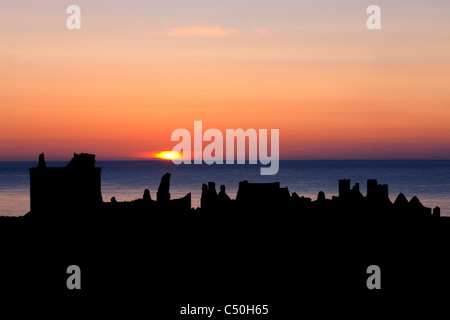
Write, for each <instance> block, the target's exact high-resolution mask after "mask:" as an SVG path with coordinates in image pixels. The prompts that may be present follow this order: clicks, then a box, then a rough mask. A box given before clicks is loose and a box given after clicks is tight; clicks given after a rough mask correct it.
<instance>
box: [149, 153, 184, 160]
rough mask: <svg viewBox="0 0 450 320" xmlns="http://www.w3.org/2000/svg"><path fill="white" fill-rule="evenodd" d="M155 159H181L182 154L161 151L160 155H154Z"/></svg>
mask: <svg viewBox="0 0 450 320" xmlns="http://www.w3.org/2000/svg"><path fill="white" fill-rule="evenodd" d="M155 157H156V158H159V159H164V160H174V159H178V158H181V157H182V154H181V153H180V152H175V151H161V152H160V153H157V154H155Z"/></svg>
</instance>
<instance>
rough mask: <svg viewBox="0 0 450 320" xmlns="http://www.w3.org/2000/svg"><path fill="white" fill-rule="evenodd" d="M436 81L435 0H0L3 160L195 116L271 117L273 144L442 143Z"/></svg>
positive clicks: (332, 150)
mask: <svg viewBox="0 0 450 320" xmlns="http://www.w3.org/2000/svg"><path fill="white" fill-rule="evenodd" d="M71 4H76V5H78V6H80V8H81V30H69V29H68V28H67V27H66V19H67V18H68V16H69V14H67V13H66V9H67V7H68V6H69V5H71ZM372 4H376V5H378V6H379V7H380V8H381V30H369V29H368V28H367V27H366V20H367V18H368V17H369V14H367V13H366V9H367V7H368V6H369V5H372ZM449 86H450V1H447V0H423V1H422V0H420V1H419V0H409V1H403V0H399V1H395V3H394V1H363V0H343V1H331V0H329V1H323V0H316V1H298V0H297V1H293V0H289V1H288V0H278V1H268V0H258V1H253V0H251V1H246V0H239V1H237V0H230V1H224V0H220V1H215V0H204V1H200V0H196V1H181V0H177V1H175V0H165V1H136V0H135V1H117V0H108V1H105V0H98V1H82V0H71V1H62V0H58V1H10V0H2V1H1V2H0V160H30V159H32V160H34V159H37V155H38V154H39V153H41V152H44V153H45V154H46V158H47V159H49V160H67V159H70V158H71V156H72V154H73V153H74V152H89V153H94V154H96V155H97V159H100V160H108V159H131V158H136V157H140V156H142V155H144V154H147V155H148V154H153V153H156V152H160V151H163V150H171V149H172V148H173V146H174V145H175V144H176V142H172V141H171V140H170V138H171V133H172V131H174V130H175V129H178V128H186V129H188V130H190V131H191V133H192V134H193V124H194V121H195V120H201V121H202V122H203V128H204V130H206V129H208V128H217V129H219V130H222V132H223V133H224V134H225V130H226V129H238V128H242V129H244V130H245V129H249V128H254V129H279V130H280V156H281V158H282V159H450V88H449Z"/></svg>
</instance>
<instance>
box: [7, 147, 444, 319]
mask: <svg viewBox="0 0 450 320" xmlns="http://www.w3.org/2000/svg"><path fill="white" fill-rule="evenodd" d="M100 175H101V168H97V167H95V156H94V155H88V154H80V155H77V154H75V155H74V158H73V159H72V160H71V162H70V163H69V164H68V165H67V166H66V167H64V168H49V167H47V166H46V164H45V159H44V156H43V155H41V156H40V157H39V164H38V166H37V167H36V168H31V169H30V198H31V211H30V212H29V213H28V214H26V215H25V216H23V217H15V218H6V217H2V218H0V235H1V237H2V239H1V240H2V242H1V245H2V258H3V260H2V261H5V262H4V263H2V273H1V279H2V289H1V290H3V291H7V292H8V293H10V294H12V293H13V292H20V293H23V292H38V293H40V295H39V296H40V297H43V296H45V295H48V294H49V295H57V297H58V299H59V300H61V301H62V302H63V303H68V304H72V303H74V301H76V303H86V301H91V299H98V298H102V299H105V298H107V301H108V303H109V304H111V302H112V301H116V300H117V301H119V305H125V301H130V300H131V301H132V302H133V303H134V304H133V306H134V308H132V310H130V312H131V311H133V310H138V309H139V308H140V306H145V308H147V310H148V312H147V314H159V315H162V316H163V318H165V319H174V318H177V317H180V318H182V319H183V316H181V315H180V314H179V313H180V308H181V306H183V305H187V304H188V303H189V304H191V305H198V306H202V305H205V306H216V308H217V307H220V306H222V308H223V307H224V306H225V305H226V304H241V303H242V304H248V305H251V304H255V305H258V304H269V308H270V316H271V317H268V316H266V317H265V318H266V319H281V317H282V316H292V315H295V314H297V315H298V314H299V312H300V314H301V312H302V311H301V310H306V309H312V310H314V312H315V313H316V314H317V315H320V314H322V313H328V312H331V311H333V310H334V311H337V310H338V309H336V308H343V309H346V310H347V309H348V308H350V309H351V308H352V307H351V305H349V303H350V302H351V303H354V304H358V306H360V307H361V306H363V307H367V308H370V309H368V310H373V308H374V306H375V307H377V308H385V307H389V308H390V307H399V308H401V306H402V305H403V304H402V301H405V302H407V303H408V304H411V303H413V302H414V301H420V302H421V303H422V304H423V303H424V302H425V301H426V299H427V298H431V297H433V298H434V297H436V296H438V297H441V298H446V297H447V296H448V291H449V288H450V287H449V285H450V281H449V276H448V272H449V270H450V269H449V267H450V263H449V262H448V258H447V255H448V249H447V248H448V244H449V233H450V232H449V231H450V223H449V221H448V218H446V217H440V210H439V208H438V207H436V208H434V209H433V210H432V209H430V208H426V207H424V206H423V205H422V204H421V203H420V201H419V199H418V198H416V197H414V198H412V199H411V200H410V201H408V200H407V199H406V197H405V196H404V195H403V194H400V195H398V197H397V198H396V200H395V201H394V202H393V203H392V202H391V200H390V199H389V196H388V186H387V185H379V184H378V183H377V181H376V180H368V181H367V195H366V196H363V194H362V193H361V192H360V188H359V184H356V185H355V186H354V187H352V188H351V185H350V180H340V181H339V195H338V196H336V197H332V199H327V198H326V196H325V194H324V193H323V192H319V194H318V197H317V199H315V200H312V199H310V198H305V197H300V196H298V195H297V194H296V193H292V194H291V193H290V192H289V190H288V188H281V187H280V184H279V183H267V184H256V183H249V182H247V181H243V182H241V183H240V184H239V190H238V193H237V196H236V199H230V197H229V196H228V195H227V194H226V190H225V186H221V187H220V189H219V192H217V190H216V186H215V184H214V183H213V182H209V183H208V184H204V185H203V188H202V196H201V207H200V208H197V209H192V208H191V198H190V194H188V195H186V196H185V197H183V198H181V199H171V196H170V174H168V173H167V174H165V175H164V176H163V177H162V179H161V184H160V186H159V188H158V191H157V198H156V200H153V199H152V198H151V195H150V192H149V190H145V191H144V193H143V197H142V199H137V200H134V201H130V202H117V201H116V200H115V199H114V198H112V199H111V201H109V202H104V201H103V199H102V195H101V189H100V179H101V176H100ZM70 265H78V266H79V267H80V268H81V271H82V289H81V290H68V289H67V287H66V279H67V277H68V276H69V275H68V274H66V269H67V267H68V266H70ZM371 265H377V266H379V267H380V268H381V279H382V280H381V290H369V289H368V288H367V284H366V281H367V278H368V277H369V276H370V275H369V274H367V268H368V267H369V266H371ZM35 297H36V296H35ZM96 301H97V302H98V300H96ZM325 301H326V304H327V305H329V306H333V308H334V309H333V308H331V309H329V308H317V306H323V305H324V303H325ZM120 303H121V304H120ZM343 309H339V310H343ZM222 316H223V315H222ZM222 316H221V315H217V314H216V315H214V318H221V317H222ZM184 317H186V316H184ZM225 318H226V317H225ZM263 319H264V317H263Z"/></svg>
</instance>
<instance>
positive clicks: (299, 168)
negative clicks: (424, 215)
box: [0, 160, 450, 216]
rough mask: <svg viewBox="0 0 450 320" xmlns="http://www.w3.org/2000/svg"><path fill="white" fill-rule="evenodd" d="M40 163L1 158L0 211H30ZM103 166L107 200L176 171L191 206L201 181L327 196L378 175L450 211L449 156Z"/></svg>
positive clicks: (178, 191) (177, 188)
mask: <svg viewBox="0 0 450 320" xmlns="http://www.w3.org/2000/svg"><path fill="white" fill-rule="evenodd" d="M65 164H66V163H65V162H52V161H47V166H65ZM36 165H37V162H0V215H7V216H19V215H23V214H25V213H27V212H28V211H29V201H30V198H29V174H28V168H30V167H32V166H36ZM97 166H99V167H102V168H103V169H102V193H103V200H104V201H109V200H110V199H111V197H113V196H114V197H116V199H117V200H118V201H124V200H134V199H136V198H141V197H142V195H143V192H144V189H146V188H147V189H149V190H150V193H151V196H152V198H153V199H156V191H157V189H158V186H159V182H160V179H161V177H162V175H163V174H164V173H166V172H169V173H171V174H172V178H171V186H170V190H171V195H172V198H178V197H182V196H184V195H185V194H186V193H188V192H191V193H192V206H193V207H197V206H199V205H200V194H201V188H202V184H203V183H207V182H208V181H214V182H216V185H217V189H219V186H220V185H221V184H224V185H226V188H227V193H228V194H229V195H230V197H232V198H234V197H235V195H236V192H237V189H238V184H239V182H240V181H242V180H248V181H249V182H274V181H279V182H280V183H281V185H282V186H288V187H289V190H290V191H291V192H294V191H295V192H297V193H298V194H299V195H300V196H301V195H305V196H308V197H312V198H313V199H315V198H316V197H317V193H318V192H319V191H324V192H325V194H326V196H327V198H331V196H332V195H337V193H338V180H339V179H344V178H346V179H351V180H352V184H353V183H355V182H360V185H361V191H362V193H363V194H365V193H366V180H367V179H372V178H374V179H377V180H378V182H379V183H382V184H389V196H390V198H391V200H393V201H394V200H395V198H396V197H397V195H398V194H399V193H400V192H403V193H404V194H405V195H406V196H407V198H408V199H410V198H411V197H413V196H418V197H419V199H420V200H421V201H422V203H423V204H424V205H426V206H429V207H435V206H440V207H441V212H442V214H443V215H448V216H450V160H436V161H434V160H431V161H428V160H424V161H422V160H421V161H415V160H408V161H401V160H396V161H379V160H374V161H371V160H368V161H364V160H362V161H334V160H333V161H281V163H280V170H279V172H278V174H277V175H276V176H260V175H259V168H260V167H259V165H212V166H208V165H180V166H176V165H174V164H173V163H172V162H171V161H97Z"/></svg>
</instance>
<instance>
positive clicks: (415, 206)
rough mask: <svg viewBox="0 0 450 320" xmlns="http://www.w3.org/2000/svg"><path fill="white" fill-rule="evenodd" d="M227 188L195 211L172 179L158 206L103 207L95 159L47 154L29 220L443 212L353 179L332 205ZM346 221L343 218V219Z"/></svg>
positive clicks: (147, 202) (244, 186) (164, 182)
mask: <svg viewBox="0 0 450 320" xmlns="http://www.w3.org/2000/svg"><path fill="white" fill-rule="evenodd" d="M225 190H226V189H225V186H224V185H221V186H220V190H219V192H217V190H216V185H215V183H214V182H209V183H208V184H203V186H202V193H201V205H200V208H197V209H192V208H191V194H190V193H188V194H187V195H186V196H184V197H183V198H180V199H171V196H170V174H169V173H166V174H165V175H164V176H163V177H162V178H161V183H160V185H159V188H158V191H157V196H156V200H153V199H152V198H151V195H150V192H149V190H148V189H145V190H144V193H143V197H142V198H141V199H136V200H133V201H124V202H118V201H116V199H115V197H112V199H111V200H110V201H109V202H104V201H103V199H102V194H101V168H98V167H95V155H93V154H87V153H81V154H76V153H75V154H74V157H73V159H72V160H71V161H70V162H69V163H68V164H67V166H66V167H61V168H51V167H47V165H46V162H45V159H44V154H41V155H39V164H38V166H37V167H36V168H30V209H31V210H30V213H29V214H28V215H29V216H36V217H38V216H39V217H52V216H54V214H55V213H58V212H59V213H60V212H78V213H79V214H80V215H82V214H83V212H85V213H87V212H92V211H97V212H103V213H108V212H113V213H115V214H127V213H128V214H133V213H142V214H145V213H149V214H150V213H152V212H161V213H163V212H166V213H168V212H171V213H178V214H187V213H191V212H194V213H197V214H198V213H217V214H220V213H225V212H226V213H228V214H230V215H232V214H233V213H238V212H245V214H247V215H248V214H256V215H263V214H264V213H267V212H275V211H280V212H281V214H283V215H286V214H289V213H291V214H292V213H294V212H295V213H299V214H302V215H309V214H317V215H329V214H331V213H333V212H334V213H337V212H339V213H341V214H342V213H345V215H347V216H349V217H351V216H354V215H357V214H358V212H360V214H362V212H364V213H365V214H366V215H374V214H376V215H377V217H378V218H383V217H384V218H390V219H393V218H404V219H431V218H433V219H437V218H439V217H440V208H439V207H435V208H434V209H433V210H432V209H431V208H427V207H425V206H423V205H422V204H421V202H420V201H419V199H418V198H417V197H413V198H412V199H411V200H410V201H408V200H407V199H406V197H405V196H404V195H403V194H402V193H401V194H399V195H398V197H397V198H396V200H395V201H394V202H393V203H392V202H391V200H390V199H389V191H388V185H386V184H384V185H380V184H378V182H377V180H374V179H370V180H367V195H366V196H363V194H362V193H361V191H360V186H359V183H356V184H355V185H354V186H353V187H351V181H350V180H348V179H343V180H339V195H338V196H333V197H332V198H331V199H327V198H326V197H325V194H324V193H323V192H322V191H321V192H319V193H318V196H317V199H316V200H312V199H311V198H306V197H303V196H302V197H300V196H299V195H298V194H297V193H295V192H293V193H292V194H291V193H290V192H289V189H288V188H287V187H285V188H282V187H280V183H279V182H274V183H250V182H248V181H242V182H240V183H239V189H238V192H237V195H236V199H231V198H230V197H229V196H228V195H227V193H226V191H225ZM341 218H342V216H341Z"/></svg>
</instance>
